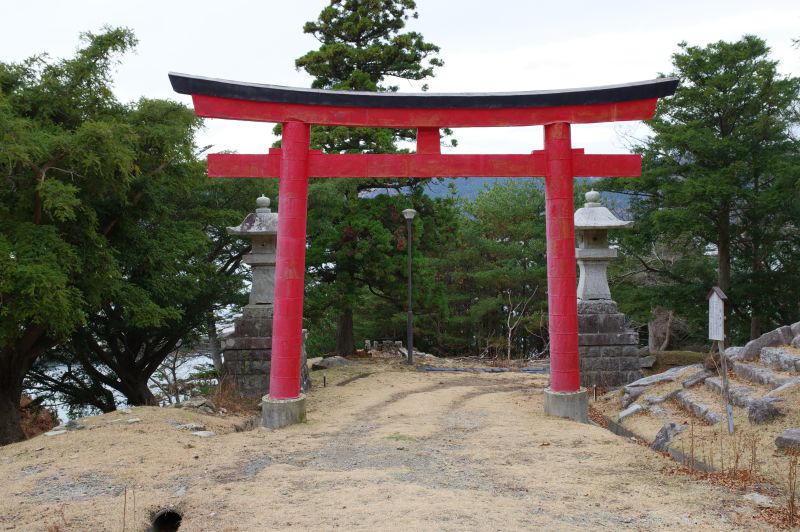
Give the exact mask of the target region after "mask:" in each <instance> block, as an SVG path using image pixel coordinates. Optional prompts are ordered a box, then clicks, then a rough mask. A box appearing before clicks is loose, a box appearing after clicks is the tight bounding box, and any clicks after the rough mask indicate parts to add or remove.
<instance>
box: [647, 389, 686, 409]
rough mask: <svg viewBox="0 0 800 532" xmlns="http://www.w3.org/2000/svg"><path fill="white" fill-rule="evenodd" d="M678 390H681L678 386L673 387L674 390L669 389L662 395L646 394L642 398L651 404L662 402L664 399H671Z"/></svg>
mask: <svg viewBox="0 0 800 532" xmlns="http://www.w3.org/2000/svg"><path fill="white" fill-rule="evenodd" d="M679 391H681V390H680V388H675V389H674V390H672V391H669V392H667V393H665V394H663V395H647V396H645V397H644V398H643V399H642V400H643V401H644V402H646V403H649V404H651V405H655V404H659V403H663V402H664V401H667V400H669V399H672V398H673V397H675V394H676V393H678V392H679Z"/></svg>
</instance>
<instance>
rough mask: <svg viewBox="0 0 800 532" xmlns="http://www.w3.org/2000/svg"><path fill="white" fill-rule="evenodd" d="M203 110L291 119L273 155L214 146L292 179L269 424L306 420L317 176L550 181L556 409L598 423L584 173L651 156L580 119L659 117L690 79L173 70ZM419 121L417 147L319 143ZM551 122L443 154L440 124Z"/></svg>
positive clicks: (636, 167) (217, 169) (227, 169)
mask: <svg viewBox="0 0 800 532" xmlns="http://www.w3.org/2000/svg"><path fill="white" fill-rule="evenodd" d="M169 77H170V81H171V83H172V87H173V89H174V90H175V91H176V92H178V93H181V94H190V95H191V96H192V101H193V103H194V107H195V113H196V114H197V115H198V116H201V117H206V118H226V119H230V120H249V121H259V122H275V123H282V124H283V139H282V143H281V145H282V147H281V148H280V149H270V150H269V153H268V154H259V155H239V154H211V155H209V156H208V175H209V177H262V178H264V177H271V178H280V185H279V192H278V198H279V202H280V211H279V212H280V217H279V219H278V249H277V261H276V270H275V305H274V318H273V326H272V364H271V370H270V389H269V396H268V397H266V398H265V400H264V404H263V408H264V414H263V415H264V423H265V424H266V425H267V426H270V427H279V426H283V425H287V424H290V423H293V422H296V421H298V420H299V419H302V418H304V416H305V405H304V398H303V397H302V395H301V394H300V374H299V372H300V344H301V331H302V319H303V287H304V275H305V247H306V210H307V204H308V179H309V177H351V178H382V177H383V178H386V177H412V178H413V177H418V178H425V177H544V178H545V213H546V227H547V289H548V291H547V299H548V316H549V333H550V388H549V389H548V391H547V392H546V394H545V411H546V412H547V413H550V414H554V415H563V416H566V417H571V418H573V419H577V420H581V421H586V418H587V413H586V410H587V403H586V393H585V390H581V388H580V375H579V371H580V364H579V359H578V321H577V297H576V291H575V286H576V279H575V277H576V276H575V228H574V223H573V178H574V177H638V176H639V175H640V174H641V157H640V156H639V155H587V154H584V153H583V150H582V149H573V148H572V145H571V141H570V124H588V123H597V122H613V121H625V120H646V119H649V118H652V116H653V114H654V112H655V107H656V101H657V99H658V98H659V97H663V96H669V95H671V94H673V93H674V92H675V89H676V87H677V84H678V80H677V79H674V78H662V79H656V80H651V81H644V82H638V83H630V84H625V85H612V86H606V87H597V88H585V89H568V90H561V91H559V90H556V91H533V92H516V93H487V94H433V93H422V94H402V93H374V92H355V91H328V90H313V89H297V88H290V87H279V86H274V85H260V84H252V83H240V82H234V81H225V80H217V79H210V78H203V77H197V76H188V75H184V74H176V73H170V75H169ZM314 124H317V125H332V126H348V127H385V128H413V129H416V130H417V153H416V154H386V155H383V154H323V153H321V152H319V151H316V150H310V149H309V132H310V126H311V125H314ZM532 125H544V150H541V151H534V152H533V153H531V154H514V155H495V154H484V155H442V154H441V152H440V135H439V129H440V128H444V127H507V126H532Z"/></svg>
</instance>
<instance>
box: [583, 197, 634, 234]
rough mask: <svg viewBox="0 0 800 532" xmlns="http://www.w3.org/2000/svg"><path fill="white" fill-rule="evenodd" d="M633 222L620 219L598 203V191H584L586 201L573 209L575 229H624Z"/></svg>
mask: <svg viewBox="0 0 800 532" xmlns="http://www.w3.org/2000/svg"><path fill="white" fill-rule="evenodd" d="M632 225H633V222H627V221H625V220H620V219H619V218H617V217H616V216H614V214H613V213H612V212H611V211H610V210H608V209H607V208H606V207H604V206H603V204H602V203H600V193H599V192H597V191H596V190H590V191H589V192H587V193H586V203H584V205H583V207H581V208H580V209H578V210H577V211H575V229H576V230H579V229H625V228H628V227H630V226H632Z"/></svg>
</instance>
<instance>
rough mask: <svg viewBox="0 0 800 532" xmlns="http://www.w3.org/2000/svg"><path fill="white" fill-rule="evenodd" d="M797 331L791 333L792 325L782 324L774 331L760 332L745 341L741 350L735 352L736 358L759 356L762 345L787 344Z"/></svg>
mask: <svg viewBox="0 0 800 532" xmlns="http://www.w3.org/2000/svg"><path fill="white" fill-rule="evenodd" d="M796 335H797V333H795V334H792V327H790V326H788V325H787V326H784V327H778V328H777V329H775V330H774V331H770V332H768V333H765V334H762V335H761V336H760V337H758V338H756V339H755V340H750V341H749V342H747V343H746V344H745V345H744V347H743V348H742V350H741V351H740V352H739V353H738V354H737V359H738V360H755V359H757V358H758V357H759V356H761V349H763V348H764V347H775V346H779V345H788V344H790V343H791V342H792V339H793V338H794V337H795V336H796Z"/></svg>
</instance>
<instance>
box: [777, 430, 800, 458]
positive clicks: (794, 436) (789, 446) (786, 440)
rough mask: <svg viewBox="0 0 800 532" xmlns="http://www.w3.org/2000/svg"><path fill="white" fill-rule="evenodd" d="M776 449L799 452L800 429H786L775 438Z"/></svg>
mask: <svg viewBox="0 0 800 532" xmlns="http://www.w3.org/2000/svg"><path fill="white" fill-rule="evenodd" d="M775 446H776V447H777V448H778V449H781V450H783V451H789V452H793V453H796V452H800V429H786V430H784V431H783V432H781V433H780V434H779V435H778V437H777V438H775Z"/></svg>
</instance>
